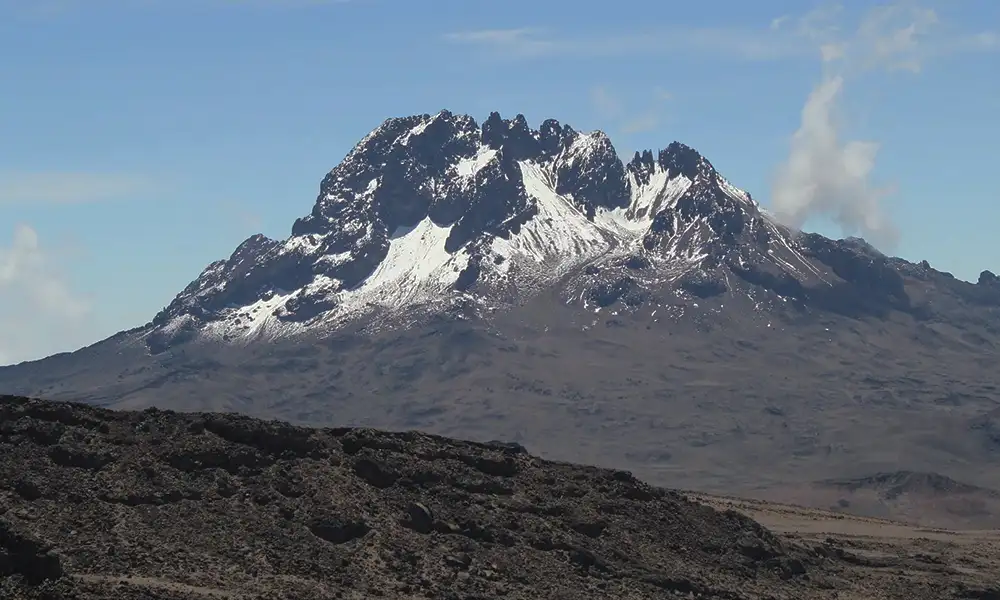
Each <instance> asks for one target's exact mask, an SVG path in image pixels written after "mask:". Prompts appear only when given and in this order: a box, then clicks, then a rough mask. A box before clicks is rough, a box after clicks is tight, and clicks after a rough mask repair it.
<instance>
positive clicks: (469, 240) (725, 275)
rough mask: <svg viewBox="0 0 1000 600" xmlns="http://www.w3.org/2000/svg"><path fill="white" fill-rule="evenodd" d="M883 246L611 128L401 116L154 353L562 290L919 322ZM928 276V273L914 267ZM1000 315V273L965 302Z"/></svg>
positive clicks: (244, 252) (210, 275)
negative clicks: (830, 233) (779, 207)
mask: <svg viewBox="0 0 1000 600" xmlns="http://www.w3.org/2000/svg"><path fill="white" fill-rule="evenodd" d="M904 263H905V261H898V260H896V259H889V258H888V257H885V256H884V255H882V254H881V253H879V252H878V251H877V250H875V249H874V248H871V247H870V246H868V245H867V244H865V243H863V242H858V241H852V240H843V241H839V242H837V241H833V240H828V239H827V238H824V237H822V236H818V235H811V234H810V235H804V236H803V235H798V234H795V233H793V232H791V231H789V230H788V229H787V228H785V227H783V226H781V225H780V224H778V223H776V222H774V221H773V220H772V219H771V218H769V217H768V216H767V215H766V214H764V213H763V212H762V211H761V209H760V207H759V205H758V204H757V203H756V201H754V200H753V198H752V197H751V196H750V194H748V193H746V192H744V191H742V190H740V189H738V188H736V187H734V186H733V185H732V184H730V183H729V182H728V181H727V180H726V179H725V178H724V177H723V176H722V175H721V174H719V173H718V171H717V170H716V169H715V168H714V167H713V166H712V164H711V163H710V162H709V161H708V160H707V159H706V158H705V157H703V156H702V155H701V154H699V153H698V152H697V151H696V150H694V149H693V148H691V147H689V146H686V145H684V144H681V143H679V142H673V143H671V144H670V145H668V146H667V147H666V148H664V149H662V150H660V151H659V152H658V153H657V154H656V155H655V156H654V153H653V152H652V151H649V150H646V151H642V152H636V153H635V155H634V156H633V158H632V159H631V160H630V161H629V162H628V163H627V164H626V163H624V162H623V161H622V160H621V159H620V158H619V156H618V153H617V151H616V150H615V148H614V146H613V145H612V143H611V140H610V139H609V138H608V137H607V136H606V135H605V134H604V133H603V132H600V131H595V132H592V133H579V132H577V131H576V130H574V129H573V128H572V127H570V126H568V125H562V124H560V123H559V122H558V121H556V120H554V119H549V120H546V121H544V122H543V123H542V124H541V126H540V127H539V129H538V130H533V129H531V128H530V127H529V125H528V123H527V121H526V119H525V118H524V116H523V115H517V116H516V117H515V118H513V119H509V120H508V119H503V118H502V117H501V116H500V115H499V114H498V113H495V112H494V113H492V114H491V115H490V116H489V117H488V118H487V119H486V120H485V121H484V122H483V123H482V125H481V126H480V125H479V124H477V122H476V120H475V119H473V118H472V117H470V116H467V115H455V114H452V113H451V112H449V111H441V112H439V113H438V114H436V115H418V116H410V117H401V118H391V119H388V120H386V121H385V122H384V123H382V124H381V125H380V126H379V127H377V128H376V129H375V130H373V131H372V132H371V133H369V134H368V135H367V136H365V138H364V139H362V140H361V141H360V142H359V143H358V145H357V146H355V147H354V149H353V150H352V151H351V152H350V153H349V154H348V155H347V157H346V158H345V159H344V160H343V161H342V162H341V163H340V164H339V165H338V166H337V167H336V168H334V169H333V170H332V171H330V173H328V174H327V176H326V177H325V178H324V179H323V181H322V183H321V185H320V193H319V196H318V198H317V200H316V202H315V204H314V205H313V209H312V211H311V212H310V214H309V215H307V216H305V217H303V218H300V219H298V220H296V222H295V223H294V225H293V226H292V232H291V236H290V237H289V238H288V239H287V240H284V241H275V240H271V239H268V238H266V237H264V236H262V235H256V236H253V237H251V238H249V239H247V240H246V241H245V242H243V243H242V244H241V245H240V246H239V247H238V248H237V249H236V251H235V252H234V253H233V255H232V256H231V257H230V258H229V259H228V260H224V261H218V262H216V263H213V264H211V265H210V266H209V267H208V268H207V269H206V270H205V271H204V272H203V273H202V274H201V275H200V276H199V277H198V279H197V280H195V281H194V282H192V283H191V285H189V286H188V287H187V288H186V289H185V290H183V291H182V292H181V293H180V294H179V295H178V296H177V297H176V298H175V299H174V301H173V302H171V304H170V305H169V306H167V307H166V308H165V309H164V310H163V311H161V312H160V313H159V314H158V315H156V317H155V318H154V319H153V321H152V323H151V328H150V329H149V332H148V335H147V336H146V343H147V345H148V347H149V348H150V349H152V350H153V351H154V352H157V351H160V350H162V349H165V348H167V347H171V346H173V345H176V344H178V343H182V342H185V341H187V340H189V339H193V338H196V337H199V336H202V337H205V336H207V337H209V338H211V339H220V338H221V339H223V340H230V341H231V340H237V339H242V340H251V339H255V338H256V337H259V336H273V335H281V334H292V333H296V332H301V331H307V330H309V331H317V330H331V329H335V328H336V327H337V326H338V325H341V324H344V323H346V322H352V321H357V320H358V319H360V318H362V317H364V316H367V315H371V314H373V313H376V312H379V311H386V310H388V311H389V312H390V313H398V312H399V311H400V310H401V309H412V308H414V307H416V306H421V305H426V304H428V303H431V304H434V303H437V304H440V303H442V302H443V303H454V302H462V303H470V302H471V304H472V305H473V306H477V305H478V306H483V307H486V308H489V309H491V310H492V309H496V308H497V307H498V306H503V305H509V304H512V303H515V302H516V301H518V300H519V299H523V298H524V297H525V296H528V295H531V294H532V293H534V292H536V291H538V290H542V289H546V288H549V287H551V286H553V285H555V284H556V282H561V283H560V285H561V286H563V288H564V295H565V297H566V298H567V300H568V301H570V302H573V301H578V302H580V304H581V305H583V306H590V305H596V306H598V307H601V306H608V305H610V304H613V303H616V302H620V301H622V302H625V303H626V304H628V305H633V306H634V305H636V304H642V303H644V302H647V301H650V300H651V299H655V296H656V294H655V293H654V292H652V291H651V290H655V289H658V288H662V287H663V286H664V285H669V286H671V287H672V288H674V289H675V291H676V292H677V293H679V294H681V295H687V296H689V297H694V298H702V299H704V298H711V297H715V296H719V295H721V294H724V293H727V292H729V293H738V295H740V296H741V297H746V298H749V299H750V301H751V302H752V303H753V306H754V307H755V310H760V309H761V308H762V307H767V306H769V305H772V304H774V303H777V302H779V301H780V302H783V303H788V302H789V301H791V303H792V305H795V306H804V305H812V306H816V307H819V308H821V309H823V310H833V311H835V312H840V313H844V314H848V315H854V316H856V315H859V314H869V313H880V312H884V311H885V310H891V309H901V310H918V311H919V310H920V309H919V307H918V308H916V309H915V308H914V307H913V306H912V304H911V302H910V299H909V297H907V296H906V294H905V292H904V290H903V279H902V276H901V274H900V272H901V270H903V271H905V270H907V269H910V267H913V265H909V263H905V264H904ZM910 270H912V269H910ZM961 293H962V294H965V295H967V296H968V297H969V298H970V299H972V300H973V301H977V302H980V303H982V302H985V303H992V302H995V301H1000V300H998V299H1000V284H998V283H997V278H996V277H995V276H993V275H992V273H989V272H988V271H987V272H984V273H983V276H982V277H981V278H980V282H979V284H978V285H976V286H968V287H967V288H963V289H962V290H961Z"/></svg>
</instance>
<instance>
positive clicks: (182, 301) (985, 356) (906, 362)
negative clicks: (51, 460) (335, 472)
mask: <svg viewBox="0 0 1000 600" xmlns="http://www.w3.org/2000/svg"><path fill="white" fill-rule="evenodd" d="M985 266H986V265H984V267H985ZM998 348H1000V279H998V278H997V277H996V275H994V274H993V273H991V272H990V271H985V270H984V271H983V272H982V274H981V275H980V277H979V278H978V280H977V281H976V282H975V283H971V282H965V281H960V280H958V279H956V278H954V277H952V276H951V275H950V274H948V273H943V272H940V271H937V270H935V269H934V268H933V267H932V266H931V265H930V264H928V263H927V262H920V263H912V262H908V261H906V260H902V259H899V258H894V257H890V256H886V255H884V254H882V253H881V252H879V251H878V250H877V249H875V248H873V247H871V246H870V245H868V244H866V243H865V242H864V241H862V240H858V239H851V238H849V239H844V240H831V239H827V238H825V237H823V236H819V235H814V234H807V233H801V232H796V231H792V230H790V229H788V228H787V227H785V226H783V225H781V224H780V223H778V222H776V221H775V220H774V219H773V218H771V217H770V216H769V215H768V214H767V213H766V211H764V210H763V209H761V207H760V206H759V205H758V204H757V203H756V201H754V200H753V199H752V198H751V197H750V195H749V194H748V193H746V192H744V191H742V190H739V189H737V188H735V187H734V186H733V185H731V184H730V183H729V182H728V181H727V180H726V179H725V178H724V177H723V176H722V175H721V174H720V173H718V172H717V171H716V169H715V168H714V167H713V165H712V164H711V163H710V162H709V161H708V160H707V159H706V158H705V157H703V156H701V155H700V154H699V153H698V152H697V151H695V150H694V149H693V148H691V147H689V146H686V145H684V144H680V143H677V142H674V143H671V144H669V145H668V146H667V147H666V148H664V149H662V150H660V151H658V152H655V153H654V152H652V151H645V152H637V153H636V154H635V156H634V157H632V158H631V160H628V161H627V162H626V161H622V160H621V159H620V158H619V156H618V153H617V151H616V150H615V149H614V147H613V146H612V145H611V142H610V140H609V139H608V138H607V136H605V135H604V134H602V133H600V132H594V133H590V134H584V133H580V132H576V131H575V130H573V129H572V128H571V127H569V126H567V125H562V124H559V123H558V122H556V121H554V120H548V121H545V122H544V123H542V124H541V126H540V127H539V129H537V130H535V129H531V128H530V127H529V126H528V124H527V123H526V121H525V120H524V118H523V117H521V116H518V117H515V118H514V119H502V118H501V117H500V116H499V115H497V114H493V115H490V116H489V117H488V118H487V119H486V120H484V121H483V122H482V123H481V124H479V123H477V122H476V121H475V120H474V119H472V118H471V117H468V116H463V115H455V114H452V113H449V112H447V111H442V112H441V113H438V114H437V115H416V116H412V117H404V118H394V119H389V120H387V121H386V122H385V123H383V124H382V125H381V126H379V127H378V128H376V129H375V130H374V131H372V133H371V134H369V135H368V136H366V137H365V138H364V139H363V140H362V141H361V142H360V143H359V144H358V145H357V146H356V147H355V148H354V149H353V150H352V151H351V152H350V153H349V154H348V155H347V156H346V157H345V159H344V160H343V161H342V162H341V163H340V164H339V165H338V166H336V167H335V168H334V169H333V170H332V171H331V172H330V173H329V174H327V175H326V177H324V178H323V181H322V183H321V185H320V193H319V195H318V197H317V198H316V201H315V203H314V204H313V207H312V210H311V211H310V212H309V213H308V215H306V216H304V217H303V218H301V219H298V220H297V221H296V222H295V223H294V224H293V226H292V228H291V235H290V236H289V237H288V238H287V239H285V240H271V239H268V238H265V237H264V236H261V235H255V236H251V237H250V238H248V239H247V240H246V241H245V242H244V243H243V244H241V245H240V246H239V247H238V248H237V249H236V250H235V251H234V252H233V254H232V255H231V256H230V257H229V258H227V259H224V260H220V261H217V262H214V263H212V264H210V265H209V266H208V267H207V268H206V269H205V270H204V272H202V273H201V275H200V276H198V277H197V278H196V279H195V280H194V281H192V282H191V284H190V285H189V286H187V287H186V288H185V289H184V290H182V291H181V292H180V293H179V294H178V295H177V296H176V297H175V298H174V299H173V300H172V301H170V302H169V304H168V305H167V306H166V307H165V308H164V309H163V310H162V311H161V312H160V313H158V314H157V315H155V316H153V317H152V319H151V320H150V322H149V323H146V324H144V325H141V326H139V327H137V328H135V329H133V330H129V331H125V332H121V333H119V334H117V335H115V336H112V337H111V338H109V339H107V340H103V341H101V342H98V343H97V344H94V345H93V346H90V347H88V348H83V349H81V350H79V351H77V352H74V353H70V354H61V355H57V356H52V357H49V358H46V359H44V360H41V361H35V362H30V363H24V364H20V365H14V366H9V367H3V368H0V392H2V393H9V394H16V395H23V396H34V397H44V398H49V399H65V400H79V401H83V402H87V403H90V404H95V405H99V406H105V407H112V408H126V409H141V408H145V407H147V406H152V405H156V406H158V407H161V408H170V409H176V410H182V411H237V412H241V413H247V414H250V415H255V416H260V417H267V418H280V419H282V420H286V421H289V422H292V423H295V424H305V425H314V426H366V427H376V428H380V429H394V430H408V429H419V430H422V431H426V432H429V433H435V434H441V435H446V436H450V437H460V438H464V439H474V440H480V441H487V440H490V439H504V440H511V441H516V442H519V443H521V444H523V445H524V446H526V447H527V448H528V449H529V450H530V451H531V452H532V453H534V454H537V455H539V456H542V457H545V458H547V459H556V460H568V461H574V462H584V463H588V464H596V465H601V466H607V467H616V468H627V469H629V470H631V471H633V472H634V473H636V475H637V476H639V477H641V478H642V479H643V480H646V481H650V482H652V483H655V484H658V485H667V486H670V487H678V488H684V489H697V490H700V491H705V492H712V493H723V494H739V495H744V496H747V495H749V496H755V497H760V498H774V497H776V496H777V497H780V496H781V494H785V493H792V492H794V494H795V495H794V497H796V498H799V501H801V502H808V503H811V504H813V505H815V506H818V507H820V508H828V507H830V506H831V505H838V506H839V507H840V508H841V509H843V510H844V511H846V512H852V511H853V512H857V513H859V514H865V515H870V516H889V517H901V518H906V519H908V520H913V521H917V522H922V523H928V524H942V523H943V524H949V525H954V526H959V525H961V526H963V527H984V526H995V524H996V523H997V522H998V519H1000V514H998V511H997V503H996V502H994V501H993V500H992V499H991V498H992V496H990V494H991V493H992V492H991V490H1000V368H997V350H998ZM900 473H902V474H905V473H926V474H930V475H931V476H933V477H939V478H943V479H947V480H952V481H954V482H955V484H956V485H954V486H945V487H944V488H941V489H938V488H935V487H934V486H923V487H920V486H917V487H913V486H909V487H906V493H905V494H902V495H895V496H892V497H889V496H886V495H885V493H883V492H884V490H882V489H881V488H879V489H875V488H877V487H878V485H881V484H878V483H877V482H875V481H874V480H873V479H872V478H875V477H878V476H880V474H890V475H891V474H900ZM831 480H837V481H862V482H864V481H870V482H873V483H871V484H870V485H868V488H865V487H864V486H862V487H861V488H856V489H853V490H846V488H843V489H842V487H841V488H838V487H831V486H829V485H827V484H825V483H823V482H829V481H831ZM872 486H875V487H872ZM890 487H891V486H890ZM862 488H863V489H862ZM869 488H871V491H870V492H868V491H865V490H866V489H869ZM887 489H888V488H887ZM968 489H976V490H983V491H982V492H976V493H971V494H969V493H965V492H963V491H961V490H968ZM845 490H846V491H845ZM845 494H846V495H845ZM848 496H852V497H848ZM862 496H865V497H862ZM949 497H951V499H950V500H949V499H948V498H949ZM841 500H844V501H846V505H845V504H844V502H840V501H841ZM904 500H905V502H904ZM911 500H912V501H911Z"/></svg>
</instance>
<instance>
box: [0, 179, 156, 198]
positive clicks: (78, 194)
mask: <svg viewBox="0 0 1000 600" xmlns="http://www.w3.org/2000/svg"><path fill="white" fill-rule="evenodd" d="M146 187H147V181H146V180H145V179H144V178H142V177H138V176H135V175H123V174H114V173H85V172H78V173H74V172H18V171H6V172H4V171H0V206H4V205H14V204H28V205H38V204H81V203H86V202H100V201H105V200H115V199H119V198H123V197H127V196H131V195H137V194H140V193H142V192H143V191H144V190H145V188H146Z"/></svg>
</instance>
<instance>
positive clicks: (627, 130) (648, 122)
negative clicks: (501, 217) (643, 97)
mask: <svg viewBox="0 0 1000 600" xmlns="http://www.w3.org/2000/svg"><path fill="white" fill-rule="evenodd" d="M670 99H671V94H670V93H669V92H667V91H666V90H664V89H663V88H655V89H654V90H653V91H652V94H651V95H650V102H649V103H648V104H647V106H645V107H644V109H643V110H639V111H636V110H634V109H630V108H627V107H626V106H625V103H624V102H623V101H622V99H621V98H620V97H619V96H618V95H616V94H615V93H614V92H613V91H612V90H611V88H609V87H608V86H604V85H599V86H596V87H594V88H592V89H591V90H590V100H591V104H593V106H594V110H595V111H597V113H598V115H600V117H601V118H602V119H604V120H605V121H609V122H612V123H615V125H614V127H615V128H616V129H618V130H619V131H620V132H621V133H623V134H634V133H644V132H647V131H653V130H655V129H656V128H657V127H659V126H660V125H661V124H662V123H663V103H664V102H666V101H668V100H670Z"/></svg>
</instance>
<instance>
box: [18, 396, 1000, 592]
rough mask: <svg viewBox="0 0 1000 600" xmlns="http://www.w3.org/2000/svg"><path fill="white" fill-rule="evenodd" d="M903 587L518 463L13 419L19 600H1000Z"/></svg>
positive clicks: (438, 452)
mask: <svg viewBox="0 0 1000 600" xmlns="http://www.w3.org/2000/svg"><path fill="white" fill-rule="evenodd" d="M885 566H886V565H881V564H878V563H877V562H874V561H872V560H871V559H868V558H865V557H864V556H861V555H857V554H853V553H851V552H850V551H849V550H845V549H844V548H843V547H841V546H839V545H838V544H837V543H836V541H835V540H829V541H828V542H827V543H823V544H810V543H806V542H802V541H797V540H793V539H789V538H783V537H780V536H778V535H775V534H773V533H772V532H770V531H768V530H767V529H765V528H764V527H762V526H761V525H759V524H758V523H756V522H754V521H752V520H751V519H749V518H748V517H745V516H743V515H741V514H739V513H737V512H734V511H725V512H719V511H716V510H715V509H712V508H709V507H707V506H705V505H702V504H698V503H696V502H693V501H690V500H688V499H686V498H685V497H684V496H683V495H682V494H680V493H678V492H673V491H668V490H664V489H659V488H655V487H651V486H649V485H646V484H644V483H642V482H640V481H638V480H636V479H635V478H634V477H632V476H631V475H630V474H629V473H627V472H624V471H614V470H607V469H599V468H593V467H585V466H578V465H572V464H566V463H556V462H548V461H544V460H541V459H539V458H536V457H533V456H531V455H530V454H528V453H527V452H526V451H525V450H524V449H523V448H522V447H520V446H518V445H516V444H504V443H499V442H498V443H472V442H462V441H456V440H450V439H446V438H442V437H436V436H431V435H426V434H421V433H415V432H409V433H386V432H380V431H376V430H372V429H351V428H341V429H311V428H303V427H293V426H290V425H287V424H284V423H281V422H277V421H269V422H265V421H261V420H256V419H252V418H248V417H241V416H235V415H223V414H209V413H197V414H181V413H175V412H169V411H161V410H156V409H148V410H144V411H142V412H113V411H109V410H104V409H98V408H93V407H88V406H85V405H79V404H71V403H53V402H45V401H41V400H31V399H25V398H19V397H10V396H5V397H0V597H2V598H51V599H55V598H67V599H68V598H78V599H97V598H109V599H110V598H116V599H133V598H134V599H138V598H143V599H180V598H210V597H215V598H222V597H228V598H268V599H277V598H296V599H306V598H394V599H410V598H413V599H415V598H440V599H454V600H459V599H462V600H473V599H482V600H485V599H494V598H510V599H520V598H532V599H541V598H546V599H548V598H559V599H567V600H568V599H570V598H573V599H578V598H619V599H631V598H636V599H638V598H670V597H681V598H704V599H709V598H718V599H727V600H737V599H751V598H774V599H778V598H782V599H784V598H787V599H793V598H794V599H800V598H862V597H864V598H904V597H905V598H908V599H919V598H928V599H929V598H983V599H986V598H996V597H998V596H997V595H996V594H1000V589H997V590H994V591H991V590H990V588H988V587H985V585H986V582H983V581H977V580H976V579H975V577H974V576H973V575H970V574H969V573H960V572H957V571H955V572H947V569H943V568H942V570H941V572H940V573H939V574H937V575H934V574H932V575H931V576H928V575H927V572H926V571H923V572H921V573H916V572H908V571H907V569H906V568H905V566H906V565H905V564H897V565H895V566H896V567H904V568H898V569H892V570H891V572H890V574H889V575H888V576H886V573H885V572H883V568H884V567H885ZM991 594H992V595H991Z"/></svg>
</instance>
